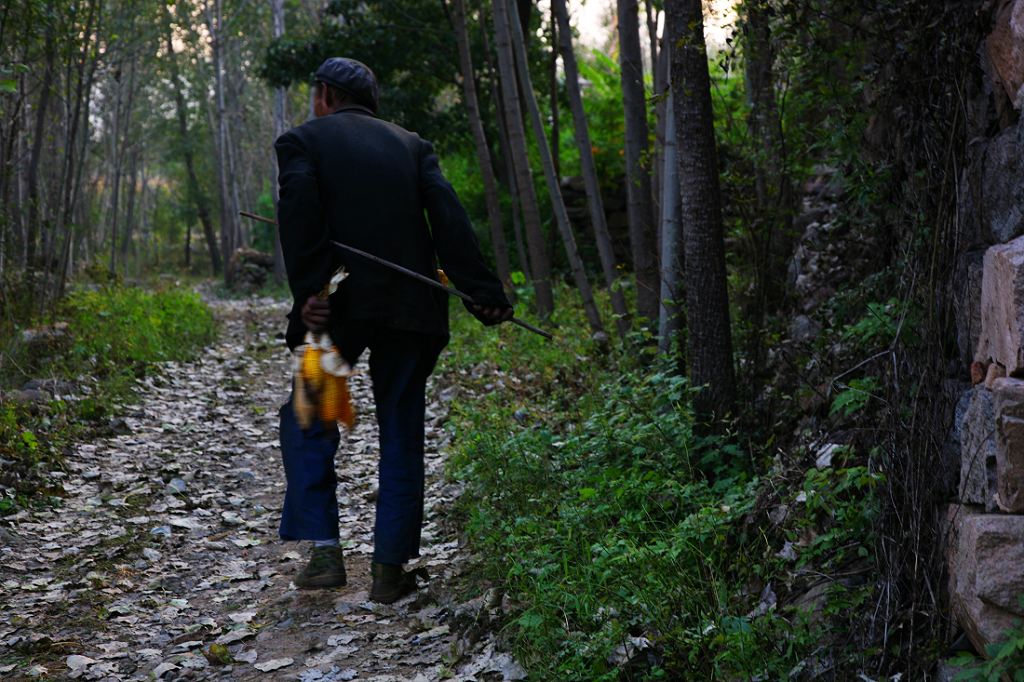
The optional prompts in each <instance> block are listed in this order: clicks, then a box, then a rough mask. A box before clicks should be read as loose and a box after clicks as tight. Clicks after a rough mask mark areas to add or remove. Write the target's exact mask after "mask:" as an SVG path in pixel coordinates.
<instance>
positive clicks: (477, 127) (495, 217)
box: [451, 0, 512, 288]
mask: <svg viewBox="0 0 1024 682" xmlns="http://www.w3.org/2000/svg"><path fill="white" fill-rule="evenodd" d="M452 9H453V10H454V12H453V13H452V16H451V19H452V27H453V28H454V29H455V44H456V46H457V47H458V50H459V67H460V70H461V71H462V96H463V101H464V102H465V105H466V118H467V119H468V120H469V129H470V132H472V134H473V143H474V145H475V146H476V160H477V165H479V166H480V173H481V177H482V179H483V182H484V200H485V202H486V204H487V221H488V222H489V223H490V226H491V245H492V247H493V248H494V263H495V266H496V268H497V270H498V278H499V279H500V280H501V282H502V284H504V285H505V287H506V288H510V287H511V285H512V278H511V267H510V266H509V262H508V244H507V242H506V241H505V226H504V224H503V221H502V219H501V202H500V200H499V198H498V182H497V180H496V179H495V177H494V166H493V164H492V162H491V148H490V146H489V145H488V144H487V134H486V133H485V132H484V124H483V120H482V119H481V117H480V104H479V101H478V99H477V94H476V77H475V75H474V71H473V55H472V54H471V53H470V50H469V31H468V30H467V28H466V9H465V5H464V3H463V0H452Z"/></svg>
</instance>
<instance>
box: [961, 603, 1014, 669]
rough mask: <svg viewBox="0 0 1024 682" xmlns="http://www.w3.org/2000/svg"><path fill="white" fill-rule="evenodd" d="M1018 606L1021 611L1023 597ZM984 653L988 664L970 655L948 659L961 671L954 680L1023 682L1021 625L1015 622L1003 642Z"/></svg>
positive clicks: (990, 647) (963, 654)
mask: <svg viewBox="0 0 1024 682" xmlns="http://www.w3.org/2000/svg"><path fill="white" fill-rule="evenodd" d="M1018 603H1019V604H1020V605H1021V606H1022V607H1024V596H1022V597H1020V598H1018ZM985 653H986V654H987V656H988V660H984V661H982V660H979V659H978V658H977V657H976V656H974V655H972V654H971V653H969V652H964V653H961V654H959V655H958V656H956V657H955V658H952V659H950V661H949V663H950V664H952V665H954V666H956V667H959V668H961V670H960V671H959V672H957V674H956V676H955V677H954V678H953V679H954V680H955V681H956V682H961V681H963V682H966V681H968V680H980V681H983V682H1001V681H1002V680H1012V681H1013V682H1024V622H1022V621H1021V620H1020V619H1015V620H1014V621H1013V626H1012V627H1011V628H1010V629H1009V630H1008V631H1007V632H1006V637H1005V639H1003V640H1002V641H999V642H993V643H992V644H989V645H988V647H987V648H986V651H985Z"/></svg>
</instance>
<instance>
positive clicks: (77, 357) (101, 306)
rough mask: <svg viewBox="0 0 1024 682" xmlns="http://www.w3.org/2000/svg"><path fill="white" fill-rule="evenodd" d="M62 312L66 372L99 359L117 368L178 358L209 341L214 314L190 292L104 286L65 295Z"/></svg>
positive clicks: (212, 328)
mask: <svg viewBox="0 0 1024 682" xmlns="http://www.w3.org/2000/svg"><path fill="white" fill-rule="evenodd" d="M61 308H62V311H63V312H64V315H65V316H66V318H67V320H68V323H69V325H70V332H71V338H72V346H71V349H70V357H69V358H67V365H66V368H67V369H68V370H70V371H72V372H73V371H75V370H76V369H81V368H82V367H83V365H85V364H87V363H90V362H94V361H98V362H100V363H103V362H104V361H110V362H115V363H118V364H121V365H123V364H129V363H143V364H145V363H152V362H160V361H164V360H182V359H185V358H186V357H189V355H190V354H191V353H192V352H193V351H194V350H195V349H196V348H198V347H202V346H203V345H205V344H207V343H209V342H210V341H211V340H212V339H213V336H214V333H215V329H216V327H215V325H214V322H213V315H212V314H211V313H210V311H209V310H208V309H207V308H206V306H205V305H203V303H202V301H201V300H200V299H199V296H198V295H196V294H195V293H194V292H191V291H183V290H180V289H169V290H166V291H161V292H157V293H151V292H148V291H144V290H142V289H137V288H132V287H104V288H102V289H96V290H92V291H77V292H74V293H72V294H70V295H69V296H68V297H67V299H66V301H65V302H64V304H63V305H62V307H61Z"/></svg>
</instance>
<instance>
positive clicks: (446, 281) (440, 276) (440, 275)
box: [437, 268, 451, 286]
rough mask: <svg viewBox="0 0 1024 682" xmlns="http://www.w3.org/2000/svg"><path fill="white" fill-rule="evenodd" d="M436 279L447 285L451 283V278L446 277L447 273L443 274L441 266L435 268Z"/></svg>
mask: <svg viewBox="0 0 1024 682" xmlns="http://www.w3.org/2000/svg"><path fill="white" fill-rule="evenodd" d="M437 279H438V280H440V281H441V284H443V285H445V286H448V285H449V284H451V280H449V279H448V275H446V274H444V270H442V269H441V268H438V269H437Z"/></svg>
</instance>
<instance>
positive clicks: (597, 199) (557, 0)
mask: <svg viewBox="0 0 1024 682" xmlns="http://www.w3.org/2000/svg"><path fill="white" fill-rule="evenodd" d="M551 7H552V9H553V10H554V12H555V17H556V19H557V21H558V38H559V45H560V48H561V53H562V67H563V68H564V69H565V91H566V94H567V95H568V97H569V110H570V111H571V112H572V120H573V126H574V131H575V137H576V146H577V147H578V148H579V153H580V172H581V173H582V174H583V184H584V187H585V188H586V191H587V207H588V208H589V209H590V223H591V225H592V226H593V228H594V240H595V241H596V243H597V253H598V255H599V256H600V259H601V270H602V272H603V273H604V280H605V284H606V285H607V286H608V292H609V295H610V296H611V302H612V311H613V312H614V313H615V316H616V320H615V327H616V329H617V330H618V333H619V336H620V337H621V338H625V336H626V333H627V332H628V331H629V327H630V322H629V308H628V306H627V305H626V297H625V295H624V294H623V293H622V288H621V287H620V286H619V285H618V268H617V266H616V263H615V251H614V249H613V248H612V237H611V234H610V233H609V232H608V221H607V220H606V219H605V214H604V201H603V199H602V198H601V183H600V181H599V180H598V177H597V166H596V165H595V164H594V152H593V150H592V148H591V144H590V130H589V129H588V127H587V116H586V112H585V111H584V109H583V95H582V93H581V92H580V81H579V68H578V67H577V65H576V53H575V52H573V47H572V27H571V26H570V25H569V12H568V10H567V9H566V6H565V0H552V2H551Z"/></svg>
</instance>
